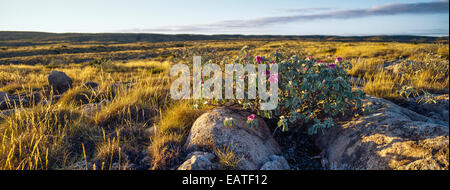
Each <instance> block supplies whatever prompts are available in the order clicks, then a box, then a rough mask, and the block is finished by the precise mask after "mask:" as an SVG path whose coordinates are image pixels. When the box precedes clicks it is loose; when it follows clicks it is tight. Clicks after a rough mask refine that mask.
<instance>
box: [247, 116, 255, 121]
mask: <svg viewBox="0 0 450 190" xmlns="http://www.w3.org/2000/svg"><path fill="white" fill-rule="evenodd" d="M255 117H256V115H255V114H252V115H249V116H248V117H247V120H249V121H253V120H254V119H255Z"/></svg>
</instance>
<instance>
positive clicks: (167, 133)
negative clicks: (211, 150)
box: [149, 102, 211, 169]
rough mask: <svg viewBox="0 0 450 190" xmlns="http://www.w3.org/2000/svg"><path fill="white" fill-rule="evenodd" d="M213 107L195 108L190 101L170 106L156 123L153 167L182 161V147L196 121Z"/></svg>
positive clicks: (153, 139) (168, 165) (150, 150)
mask: <svg viewBox="0 0 450 190" xmlns="http://www.w3.org/2000/svg"><path fill="white" fill-rule="evenodd" d="M210 108H211V107H208V106H205V107H203V108H200V109H193V107H192V105H191V103H190V102H178V103H176V104H174V105H173V106H171V107H170V108H168V109H167V110H166V111H165V114H164V115H162V117H161V120H160V121H159V122H158V123H157V124H156V125H155V128H156V129H155V131H156V133H155V136H154V137H153V138H152V139H151V145H150V147H149V153H150V156H151V157H152V162H153V164H152V168H153V169H170V168H172V167H174V166H175V165H176V164H177V163H178V162H180V161H181V160H180V156H181V147H182V146H183V144H184V142H185V141H186V139H187V136H188V134H189V130H190V127H191V126H192V124H193V123H194V121H195V120H196V119H197V118H198V117H199V116H200V115H201V114H202V113H204V112H205V111H206V110H208V109H210Z"/></svg>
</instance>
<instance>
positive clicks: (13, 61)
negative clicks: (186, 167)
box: [0, 33, 449, 169]
mask: <svg viewBox="0 0 450 190" xmlns="http://www.w3.org/2000/svg"><path fill="white" fill-rule="evenodd" d="M3 34H4V35H3V36H2V37H1V38H0V91H3V92H7V93H9V94H10V95H16V96H30V97H34V95H33V94H36V93H37V94H40V95H39V97H40V99H42V100H45V101H42V100H41V101H39V102H38V101H37V100H35V99H33V98H31V99H32V100H33V101H35V102H32V103H29V105H24V104H15V105H11V106H10V107H9V108H10V109H8V113H9V114H3V113H6V112H2V114H0V115H1V119H0V134H1V136H0V137H1V139H0V140H1V145H0V169H173V167H174V166H175V165H176V164H178V163H179V162H180V159H182V158H183V152H182V151H181V146H182V145H183V143H184V141H185V140H186V137H187V133H188V129H189V127H190V126H191V125H192V123H193V122H194V121H195V118H197V117H198V116H199V115H200V114H201V113H203V112H204V111H206V110H208V109H211V108H212V107H213V106H202V107H201V108H199V109H194V108H193V107H192V106H191V104H190V102H188V101H173V100H171V98H170V96H169V93H168V91H169V85H170V81H171V78H169V77H168V72H169V68H170V65H171V64H174V63H190V62H191V61H192V59H190V57H191V56H192V55H187V56H186V54H183V53H180V52H185V51H189V52H196V53H197V54H200V55H204V56H205V57H214V58H215V59H216V60H217V61H220V60H222V59H224V58H227V57H232V56H235V55H236V54H237V53H238V52H239V50H240V49H241V48H242V47H243V46H249V47H250V48H251V51H252V54H254V55H260V56H268V55H269V54H270V53H273V52H274V51H276V50H279V51H281V52H282V53H283V54H285V55H294V54H296V55H300V56H303V57H307V56H313V57H314V59H316V60H322V61H324V62H334V59H335V58H336V57H342V58H343V59H344V60H347V61H350V62H351V63H352V69H350V70H349V71H348V73H349V75H351V76H353V77H354V78H355V80H357V81H360V82H359V83H355V84H354V87H355V88H360V89H363V91H364V92H365V93H367V94H371V95H374V96H378V97H383V98H387V99H390V100H394V101H402V100H403V98H402V96H400V90H401V89H402V88H404V87H405V86H410V87H413V88H414V89H416V90H417V91H420V92H429V93H434V94H443V93H448V89H449V75H448V64H449V46H448V37H446V38H445V37H444V38H425V37H423V38H420V37H410V38H408V39H404V38H400V37H399V38H397V40H395V38H392V37H389V38H388V37H384V38H383V37H378V38H376V37H370V38H369V37H367V38H337V37H326V38H325V37H315V38H314V37H309V38H306V37H305V38H300V37H284V38H281V37H274V36H272V37H270V36H269V37H268V36H260V37H252V36H247V37H245V36H216V37H211V36H206V37H205V36H189V35H185V36H172V37H171V38H167V37H166V38H164V36H151V35H150V36H149V35H140V37H139V35H129V36H126V35H125V36H126V37H123V36H121V35H118V36H112V37H111V36H107V37H105V36H103V37H102V38H99V37H98V36H96V35H80V34H77V35H76V34H73V35H65V36H61V35H52V34H33V33H11V34H8V35H9V37H8V35H6V34H5V33H3ZM13 34H14V35H15V36H12V35H13ZM395 41H397V42H395ZM52 70H58V71H63V72H65V73H66V74H67V75H68V76H69V77H71V78H72V79H73V88H72V89H70V90H69V91H68V92H66V93H64V94H62V95H55V94H52V92H51V91H50V90H49V86H48V78H47V76H48V75H49V73H50V72H51V71H52ZM88 81H93V82H96V83H98V85H99V86H98V88H96V89H92V88H88V87H86V86H85V85H84V84H85V83H86V82H88ZM43 102H44V103H43ZM5 110H6V109H5ZM5 110H3V111H5ZM11 111H12V112H13V113H12V114H11ZM222 157H226V156H222Z"/></svg>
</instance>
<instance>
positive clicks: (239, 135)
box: [184, 108, 288, 170]
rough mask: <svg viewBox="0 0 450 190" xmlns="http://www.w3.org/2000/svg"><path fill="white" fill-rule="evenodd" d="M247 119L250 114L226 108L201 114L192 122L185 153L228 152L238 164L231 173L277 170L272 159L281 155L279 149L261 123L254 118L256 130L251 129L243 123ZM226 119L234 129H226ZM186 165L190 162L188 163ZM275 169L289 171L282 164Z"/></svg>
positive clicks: (260, 120) (229, 127)
mask: <svg viewBox="0 0 450 190" xmlns="http://www.w3.org/2000/svg"><path fill="white" fill-rule="evenodd" d="M249 115H251V113H248V112H243V111H237V110H233V109H227V108H218V109H215V110H212V111H209V112H207V113H204V114H203V115H201V116H200V117H199V118H198V119H197V120H196V121H195V122H194V124H193V126H192V128H191V131H190V134H189V137H188V139H187V141H186V144H185V146H184V148H185V150H186V151H188V152H194V151H199V150H202V151H206V152H210V153H214V152H215V150H217V149H219V150H222V149H224V148H229V149H231V151H232V153H233V154H234V155H235V156H236V157H237V158H239V160H240V161H239V163H238V164H237V166H236V168H234V169H240V170H258V169H260V168H261V167H263V166H264V165H265V164H266V163H267V166H266V167H264V168H265V169H271V168H276V169H278V168H279V167H275V165H277V163H276V162H278V161H279V160H278V159H275V157H273V156H272V155H278V154H280V147H279V145H278V144H277V142H276V141H275V140H274V139H273V138H272V135H271V133H270V130H269V128H268V127H267V125H266V123H265V122H264V120H263V119H261V118H259V117H256V118H255V120H257V121H258V126H254V127H251V128H250V127H249V126H248V125H247V123H246V121H247V117H248V116H249ZM225 118H233V125H232V126H225V125H224V120H225ZM271 156H272V157H271ZM274 159H275V160H274ZM283 159H284V158H283ZM188 162H192V160H191V161H189V159H188ZM268 162H273V163H268ZM281 162H283V161H281ZM185 163H186V162H185ZM278 165H282V167H283V168H288V167H287V166H286V163H284V162H283V163H282V164H278ZM272 166H274V167H272Z"/></svg>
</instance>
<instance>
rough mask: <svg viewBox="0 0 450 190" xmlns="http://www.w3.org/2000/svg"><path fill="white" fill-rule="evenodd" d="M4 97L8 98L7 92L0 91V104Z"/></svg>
mask: <svg viewBox="0 0 450 190" xmlns="http://www.w3.org/2000/svg"><path fill="white" fill-rule="evenodd" d="M6 97H9V96H8V93H7V92H3V91H0V102H1V101H4V100H5V99H6Z"/></svg>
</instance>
